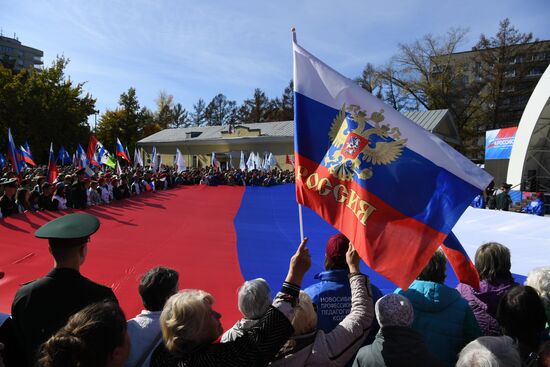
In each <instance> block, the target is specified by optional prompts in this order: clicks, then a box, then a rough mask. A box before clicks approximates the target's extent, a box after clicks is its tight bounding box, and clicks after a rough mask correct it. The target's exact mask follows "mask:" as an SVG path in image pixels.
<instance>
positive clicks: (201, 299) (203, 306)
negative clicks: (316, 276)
mask: <svg viewBox="0 0 550 367" xmlns="http://www.w3.org/2000/svg"><path fill="white" fill-rule="evenodd" d="M306 242H307V239H305V240H304V241H302V243H301V244H300V246H299V247H298V250H297V251H296V253H295V254H294V256H292V259H291V260H290V266H289V269H288V275H287V277H286V280H285V282H284V283H283V287H282V288H281V291H280V292H279V293H278V294H277V296H276V297H275V299H274V301H273V305H272V307H270V308H269V310H268V311H267V312H266V313H265V315H264V316H263V317H262V319H261V320H260V321H259V322H258V324H257V325H256V327H254V328H252V329H251V330H250V332H248V333H245V334H244V335H243V336H242V337H240V338H237V339H235V340H234V341H231V342H227V343H219V344H214V341H216V339H218V338H219V337H220V336H221V334H222V332H223V328H222V325H221V323H220V317H221V315H220V314H219V313H217V312H216V311H214V310H213V309H212V305H213V304H214V298H213V297H212V296H211V295H210V294H208V293H207V292H205V291H201V290H185V291H181V292H179V293H177V294H175V295H173V296H172V297H170V299H168V301H167V302H166V305H165V306H164V309H163V310H162V314H161V316H160V327H161V330H162V336H163V339H164V345H160V346H159V347H158V348H157V349H156V350H155V352H154V353H153V357H152V359H151V367H159V366H176V365H177V366H230V367H231V366H264V365H267V362H268V361H269V360H270V359H272V358H273V357H274V355H275V354H276V353H277V351H278V350H279V349H280V348H281V347H282V346H283V344H284V343H285V342H286V341H287V340H288V338H289V336H290V335H291V334H292V331H293V328H292V324H291V323H290V320H292V319H293V316H294V307H295V305H296V302H297V299H298V295H299V290H300V284H301V283H302V279H303V277H304V274H305V273H306V271H307V270H308V269H309V267H310V266H311V257H310V255H309V249H308V248H307V247H306Z"/></svg>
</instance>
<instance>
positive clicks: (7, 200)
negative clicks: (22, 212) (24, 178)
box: [0, 178, 18, 218]
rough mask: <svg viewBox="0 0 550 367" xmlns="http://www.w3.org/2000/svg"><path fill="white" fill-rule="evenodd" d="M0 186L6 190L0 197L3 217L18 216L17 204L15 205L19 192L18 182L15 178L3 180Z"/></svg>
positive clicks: (0, 210) (0, 208) (0, 209)
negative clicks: (16, 195) (16, 194)
mask: <svg viewBox="0 0 550 367" xmlns="http://www.w3.org/2000/svg"><path fill="white" fill-rule="evenodd" d="M0 186H2V187H3V188H4V193H3V194H2V196H1V197H0V212H1V213H2V217H4V218H5V217H7V216H10V215H13V214H17V213H18V210H17V204H16V203H15V193H16V192H17V180H16V179H15V178H3V179H2V180H0Z"/></svg>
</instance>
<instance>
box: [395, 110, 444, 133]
mask: <svg viewBox="0 0 550 367" xmlns="http://www.w3.org/2000/svg"><path fill="white" fill-rule="evenodd" d="M448 112H449V110H430V111H412V112H405V113H403V115H405V116H406V117H407V118H409V119H411V120H413V121H414V122H416V123H417V124H418V125H420V126H422V127H423V128H424V129H426V130H428V131H429V132H433V131H434V130H435V128H436V127H437V125H439V123H440V122H441V121H442V120H443V118H444V117H445V115H446V114H447V113H448Z"/></svg>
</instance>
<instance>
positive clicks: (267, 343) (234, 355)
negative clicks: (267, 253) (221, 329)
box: [151, 307, 294, 367]
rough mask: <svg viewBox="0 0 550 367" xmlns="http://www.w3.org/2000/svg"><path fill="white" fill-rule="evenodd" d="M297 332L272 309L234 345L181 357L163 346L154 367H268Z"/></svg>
mask: <svg viewBox="0 0 550 367" xmlns="http://www.w3.org/2000/svg"><path fill="white" fill-rule="evenodd" d="M293 331H294V330H293V328H292V325H291V324H290V321H288V319H287V318H286V316H285V315H283V313H282V312H281V311H279V310H277V309H276V308H274V307H270V308H269V310H268V311H267V312H266V314H265V315H264V316H263V317H262V318H261V320H260V321H259V322H258V324H257V326H255V327H253V328H252V329H251V330H250V331H249V332H247V333H245V334H244V335H243V336H241V337H240V338H237V339H236V340H234V341H231V342H227V343H220V344H209V345H205V346H203V347H202V348H200V349H198V350H195V351H192V352H189V353H187V354H184V355H183V356H180V357H176V356H173V355H171V354H170V352H168V350H166V348H165V347H164V344H162V343H161V344H160V346H159V347H158V348H157V349H156V350H155V352H154V353H153V356H152V357H151V367H210V366H212V367H215V366H220V367H221V366H224V367H232V366H235V367H237V366H245V367H256V366H267V364H268V363H269V361H270V359H271V358H273V357H274V356H275V354H276V353H277V352H278V351H279V349H280V348H281V347H282V346H283V345H284V344H285V342H286V341H287V340H288V338H289V337H290V335H291V334H292V332H293Z"/></svg>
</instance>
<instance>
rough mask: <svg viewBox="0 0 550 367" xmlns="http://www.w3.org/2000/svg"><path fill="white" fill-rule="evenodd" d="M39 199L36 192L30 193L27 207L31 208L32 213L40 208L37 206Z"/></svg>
mask: <svg viewBox="0 0 550 367" xmlns="http://www.w3.org/2000/svg"><path fill="white" fill-rule="evenodd" d="M39 197H40V194H39V193H38V191H34V190H33V191H31V192H30V195H29V205H30V207H31V211H32V212H35V211H37V210H38V209H40V207H39V206H38V198H39Z"/></svg>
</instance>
